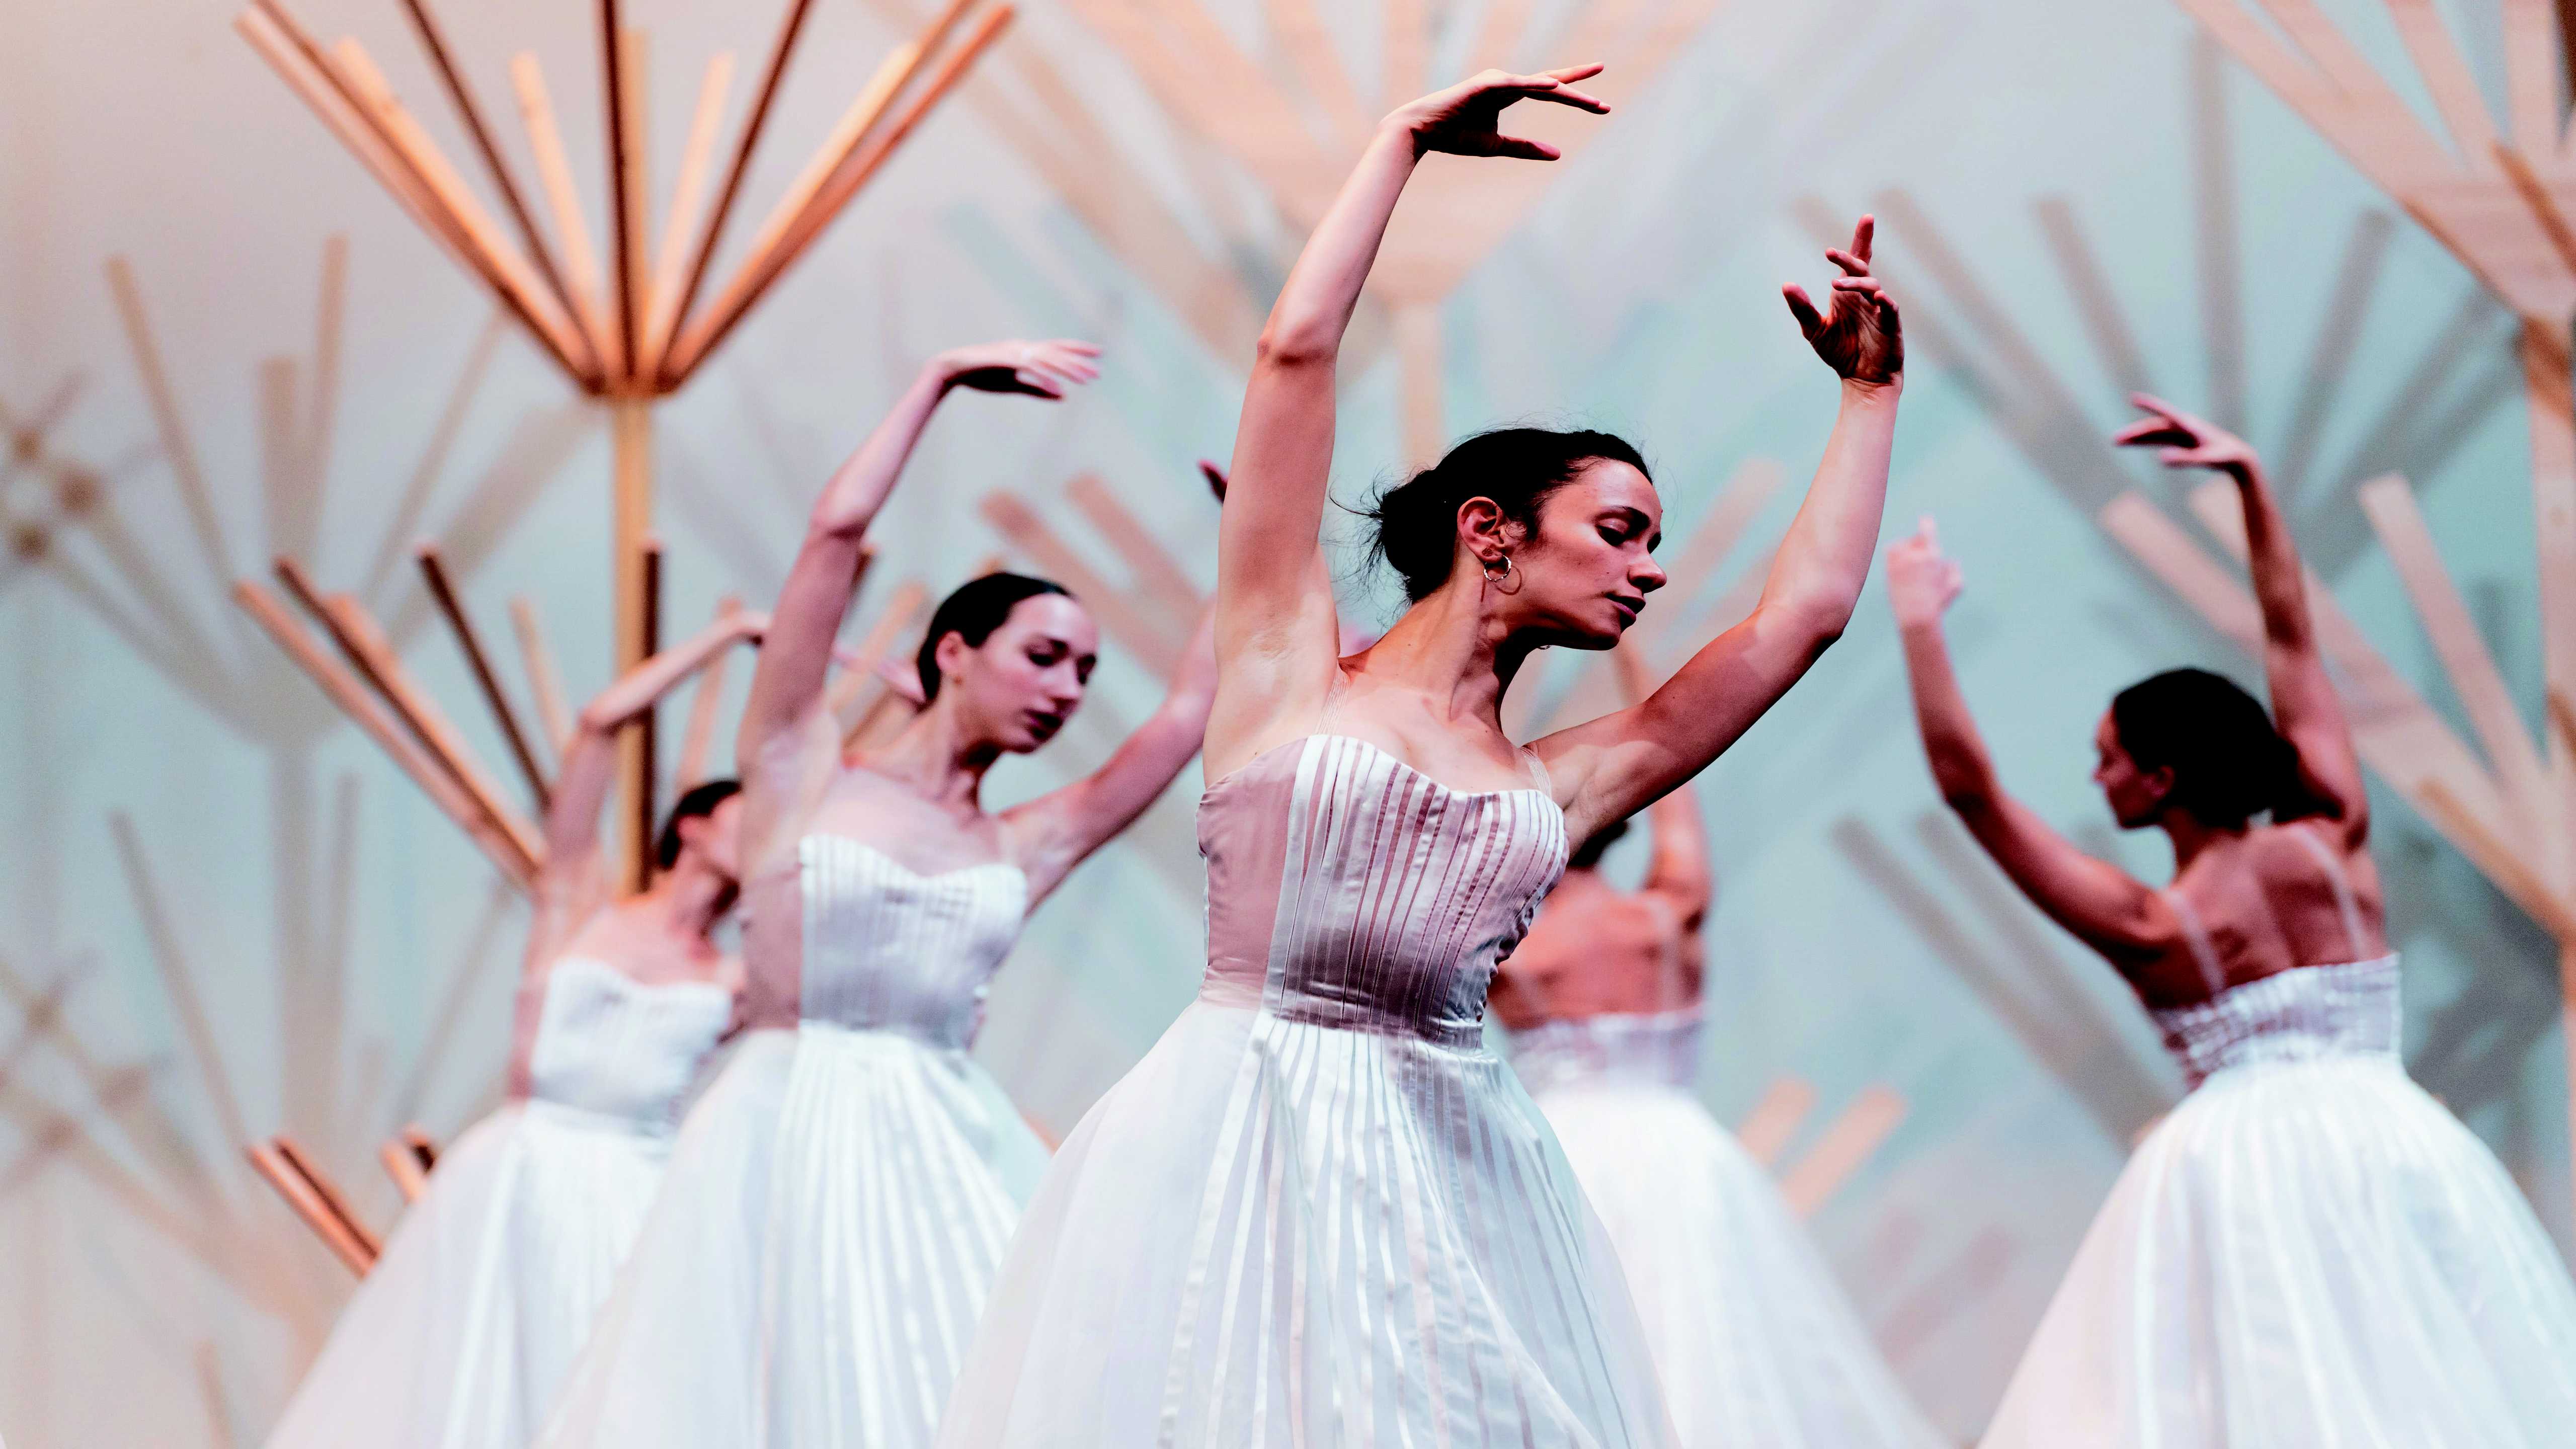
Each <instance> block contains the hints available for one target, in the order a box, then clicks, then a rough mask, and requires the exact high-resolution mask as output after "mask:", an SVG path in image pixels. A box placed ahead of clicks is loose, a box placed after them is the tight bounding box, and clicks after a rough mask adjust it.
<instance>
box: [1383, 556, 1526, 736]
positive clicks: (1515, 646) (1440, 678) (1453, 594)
mask: <svg viewBox="0 0 2576 1449" xmlns="http://www.w3.org/2000/svg"><path fill="white" fill-rule="evenodd" d="M1493 604H1494V598H1493V590H1492V589H1490V588H1488V587H1487V586H1486V584H1485V582H1484V581H1483V580H1482V579H1474V580H1469V581H1466V582H1463V583H1461V582H1453V583H1450V584H1447V585H1444V586H1443V587H1442V588H1441V589H1440V591H1439V592H1437V593H1435V594H1433V595H1432V596H1431V597H1429V598H1427V599H1424V600H1422V601H1421V602H1420V603H1417V604H1415V605H1414V606H1413V607H1412V608H1410V609H1407V610H1405V611H1404V617H1402V618H1400V619H1398V620H1396V621H1395V626H1394V627H1393V628H1390V629H1388V630H1387V631H1386V634H1385V636H1384V637H1383V638H1380V639H1379V640H1378V641H1377V642H1376V643H1375V644H1372V645H1370V646H1369V647H1368V648H1366V649H1363V650H1361V651H1360V652H1359V653H1358V654H1356V655H1353V656H1352V659H1353V661H1354V662H1353V663H1352V665H1351V666H1350V667H1351V668H1352V670H1353V672H1355V673H1358V674H1362V675H1365V676H1367V677H1368V678H1369V679H1370V681H1371V682H1373V683H1376V684H1380V685H1385V686H1391V687H1394V688H1397V689H1402V690H1406V691H1408V692H1411V693H1415V694H1418V695H1420V696H1422V698H1423V699H1424V700H1425V702H1427V703H1428V704H1429V705H1430V706H1431V709H1432V712H1433V713H1434V714H1435V715H1436V716H1438V717H1440V718H1442V719H1444V720H1446V721H1448V722H1451V723H1463V722H1467V721H1474V722H1477V723H1481V724H1483V725H1485V726H1486V727H1487V728H1489V729H1492V730H1494V731H1495V732H1496V733H1500V732H1501V730H1502V727H1503V725H1502V712H1503V694H1504V691H1506V690H1508V689H1510V688H1511V687H1512V680H1513V678H1514V676H1516V675H1518V674H1519V673H1520V668H1521V665H1522V664H1523V663H1524V662H1525V661H1526V660H1528V658H1529V656H1530V651H1531V650H1532V649H1533V648H1535V647H1536V646H1534V645H1530V644H1525V643H1521V642H1519V641H1518V640H1517V639H1515V638H1514V636H1513V634H1512V632H1511V629H1510V627H1509V626H1508V625H1507V624H1505V623H1504V621H1503V619H1502V618H1501V617H1500V615H1499V614H1498V613H1497V612H1496V611H1495V609H1494V608H1493Z"/></svg>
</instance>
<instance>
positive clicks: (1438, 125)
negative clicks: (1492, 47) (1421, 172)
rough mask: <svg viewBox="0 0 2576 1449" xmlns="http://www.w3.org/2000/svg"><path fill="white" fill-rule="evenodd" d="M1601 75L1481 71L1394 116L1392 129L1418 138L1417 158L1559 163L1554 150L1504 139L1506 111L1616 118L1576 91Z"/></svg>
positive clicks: (1583, 68) (1591, 71)
mask: <svg viewBox="0 0 2576 1449" xmlns="http://www.w3.org/2000/svg"><path fill="white" fill-rule="evenodd" d="M1599 74H1601V67H1599V66H1597V65H1574V66H1567V67H1566V68H1565V69H1563V70H1549V71H1541V72H1539V73H1538V74H1536V75H1513V74H1511V73H1510V72H1508V71H1499V70H1488V71H1479V72H1477V73H1476V74H1474V75H1471V76H1469V77H1467V78H1466V79H1465V80H1462V81H1460V82H1458V83H1457V84H1456V85H1454V86H1451V87H1449V88H1448V89H1447V90H1444V91H1434V92H1432V93H1431V94H1430V95H1427V96H1424V97H1423V98H1422V99H1420V100H1418V101H1414V102H1412V103H1410V104H1408V105H1404V106H1400V107H1398V108H1397V109H1396V110H1395V111H1394V112H1393V113H1392V114H1390V115H1388V117H1387V118H1386V123H1387V124H1389V125H1393V126H1401V127H1403V128H1404V129H1405V131H1407V132H1408V133H1410V134H1411V135H1412V137H1413V151H1414V154H1415V155H1417V156H1423V155H1429V154H1430V153H1431V152H1434V151H1446V152H1448V153H1450V154H1451V155H1453V156H1518V157H1520V158H1522V159H1524V160H1529V161H1553V160H1555V159H1556V158H1557V156H1558V154H1559V153H1558V151H1557V149H1556V148H1555V147H1554V146H1550V145H1548V144H1547V143H1546V142H1544V141H1532V140H1529V139H1527V138H1525V137H1520V136H1506V135H1504V134H1503V133H1502V123H1503V110H1504V108H1505V107H1507V106H1510V105H1511V104H1513V103H1514V102H1516V101H1553V102H1555V103H1556V104H1558V105H1560V106H1572V107H1574V108H1575V109H1576V110H1579V111H1590V112H1592V113H1593V114H1594V115H1596V116H1606V115H1608V114H1610V107H1609V105H1608V104H1607V103H1606V102H1604V101H1602V100H1601V99H1600V98H1599V97H1597V96H1594V95H1591V94H1588V93H1586V92H1584V91H1579V90H1576V89H1575V88H1574V83H1575V82H1576V81H1579V80H1589V79H1591V78H1592V77H1593V76H1596V75H1599Z"/></svg>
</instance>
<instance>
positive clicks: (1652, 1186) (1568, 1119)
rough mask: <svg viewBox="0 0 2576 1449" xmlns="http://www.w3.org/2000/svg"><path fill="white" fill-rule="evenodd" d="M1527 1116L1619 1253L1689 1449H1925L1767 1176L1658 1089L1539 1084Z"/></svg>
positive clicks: (1679, 1094)
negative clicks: (1548, 1135) (1560, 1146)
mask: <svg viewBox="0 0 2576 1449" xmlns="http://www.w3.org/2000/svg"><path fill="white" fill-rule="evenodd" d="M1537 1100H1538V1104H1539V1108H1540V1110H1541V1111H1543V1112H1545V1113H1546V1114H1547V1119H1548V1121H1549V1122H1550V1123H1552V1124H1554V1126H1555V1128H1556V1135H1557V1137H1558V1139H1559V1140H1560V1141H1562V1142H1563V1143H1564V1144H1565V1155H1566V1157H1567V1159H1568V1160H1569V1161H1570V1162H1572V1164H1573V1166H1574V1175H1575V1177H1576V1178H1577V1179H1579V1180H1580V1181H1581V1182H1582V1184H1583V1192H1584V1195H1585V1196H1586V1197H1588V1198H1589V1199H1591V1202H1592V1207H1593V1210H1594V1211H1595V1212H1597V1213H1599V1214H1600V1216H1601V1222H1602V1226H1603V1227H1604V1228H1606V1229H1607V1230H1608V1232H1609V1235H1610V1241H1611V1242H1612V1243H1613V1244H1615V1245H1616V1246H1617V1249H1618V1252H1619V1256H1620V1260H1621V1262H1622V1263H1623V1264H1624V1265H1625V1267H1626V1271H1627V1278H1628V1289H1629V1292H1630V1294H1631V1296H1633V1297H1634V1299H1635V1300H1636V1305H1637V1316H1638V1319H1639V1320H1640V1322H1641V1323H1642V1324H1643V1325H1644V1328H1645V1334H1646V1343H1647V1345H1648V1347H1649V1349H1650V1350H1651V1351H1652V1352H1653V1354H1654V1356H1655V1366H1656V1368H1657V1370H1658V1372H1659V1373H1660V1375H1661V1377H1662V1380H1663V1385H1664V1393H1665V1398H1666V1401H1667V1402H1668V1403H1669V1404H1670V1405H1671V1407H1672V1415H1673V1426H1674V1428H1675V1430H1676V1431H1677V1432H1678V1433H1679V1434H1680V1436H1681V1442H1682V1444H1684V1445H1685V1446H1688V1449H1731V1446H1735V1445H1761V1446H1764V1449H1898V1446H1902V1449H1930V1446H1933V1445H1936V1444H1940V1443H1941V1442H1942V1441H1941V1439H1940V1438H1939V1437H1938V1436H1937V1435H1936V1434H1935V1433H1934V1432H1933V1429H1932V1426H1931V1425H1930V1424H1929V1423H1927V1422H1925V1420H1924V1419H1923V1417H1922V1415H1921V1413H1920V1412H1918V1411H1917V1410H1916V1409H1915V1407H1914V1405H1913V1403H1912V1402H1911V1401H1910V1400H1909V1399H1908V1398H1907V1397H1906V1394H1905V1391H1904V1389H1903V1388H1902V1387H1901V1386H1899V1385H1898V1383H1897V1382H1896V1377H1895V1375H1894V1374H1892V1373H1890V1372H1889V1371H1888V1368H1887V1365H1886V1363H1885V1361H1884V1360H1882V1359H1881V1358H1880V1357H1879V1354H1878V1350H1877V1347H1876V1346H1875V1345H1874V1344H1872V1343H1871V1342H1870V1338H1869V1334H1868V1332H1867V1330H1865V1329H1864V1328H1862V1327H1861V1324H1860V1320H1859V1319H1858V1317H1857V1316H1856V1315H1854V1313H1853V1312H1852V1308H1851V1304H1850V1302H1849V1301H1848V1300H1847V1299H1846V1298H1845V1297H1844V1296H1843V1291H1842V1286H1841V1284H1839V1283H1837V1282H1836V1281H1835V1279H1834V1275H1833V1270H1832V1269H1831V1268H1830V1267H1829V1266H1827V1264H1826V1263H1825V1260H1824V1258H1823V1257H1822V1256H1821V1255H1820V1254H1818V1252H1817V1251H1816V1247H1815V1244H1814V1243H1813V1242H1812V1241H1811V1240H1810V1239H1809V1238H1808V1236H1807V1232H1806V1229H1805V1228H1804V1226H1802V1225H1801V1224H1800V1223H1799V1221H1798V1219H1797V1217H1796V1215H1795V1214H1793V1213H1792V1212H1791V1211H1790V1210H1789V1205H1788V1203H1787V1202H1785V1201H1784V1200H1782V1198H1781V1196H1780V1193H1779V1189H1777V1188H1776V1187H1774V1186H1773V1185H1772V1182H1771V1176H1770V1174H1769V1173H1767V1172H1765V1171H1764V1170H1763V1168H1762V1165H1761V1164H1760V1163H1758V1162H1756V1161H1754V1160H1753V1158H1752V1156H1751V1155H1750V1154H1748V1153H1747V1152H1745V1150H1744V1148H1743V1146H1742V1145H1741V1144H1739V1143H1738V1142H1737V1141H1736V1140H1735V1138H1734V1136H1733V1135H1732V1134H1730V1133H1729V1132H1727V1130H1726V1129H1725V1128H1723V1127H1721V1126H1719V1125H1718V1124H1717V1120H1716V1119H1715V1118H1713V1117H1711V1116H1710V1115H1709V1114H1708V1109H1707V1108H1705V1107H1703V1106H1701V1105H1700V1103H1699V1101H1698V1099H1697V1098H1695V1097H1693V1096H1691V1095H1690V1094H1689V1093H1687V1092H1685V1091H1682V1090H1679V1089H1677V1088H1675V1087H1672V1086H1668V1085H1664V1084H1661V1083H1649V1082H1637V1081H1619V1080H1594V1081H1586V1082H1578V1083H1572V1084H1568V1085H1564V1086H1556V1087H1542V1088H1541V1089H1540V1090H1539V1092H1538V1096H1537Z"/></svg>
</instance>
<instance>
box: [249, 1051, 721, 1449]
mask: <svg viewBox="0 0 2576 1449" xmlns="http://www.w3.org/2000/svg"><path fill="white" fill-rule="evenodd" d="M669 1148H670V1136H669V1133H668V1131H667V1130H663V1131H659V1132H656V1131H653V1130H651V1129H649V1128H646V1127H642V1126H639V1125H637V1124H635V1123H631V1122H626V1121H621V1120H619V1119H616V1118H613V1117H607V1116H602V1115H599V1114H594V1113H589V1112H584V1111H581V1110H579V1109H577V1108H569V1107H563V1106H560V1105H557V1104H554V1103H549V1102H527V1103H514V1104H512V1105H510V1106H507V1107H504V1108H502V1109H501V1110H499V1111H497V1112H495V1113H493V1114H492V1115H490V1116H488V1117H486V1118H484V1119H483V1120H482V1121H481V1122H478V1123H476V1124H475V1125H474V1126H473V1127H471V1128H469V1129H467V1131H466V1132H465V1133H464V1134H463V1135H462V1136H460V1137H458V1138H457V1139H456V1142H455V1143H454V1145H452V1146H451V1147H449V1148H448V1150H447V1151H446V1153H445V1154H443V1155H442V1156H441V1157H440V1158H439V1160H438V1168H437V1170H436V1171H434V1172H432V1173H431V1174H430V1178H429V1191H428V1192H427V1193H426V1194H424V1195H423V1196H422V1198H421V1200H420V1201H418V1202H416V1203H414V1204H412V1205H411V1207H410V1208H409V1209H408V1210H407V1211H405V1212H404V1214H403V1216H402V1220H401V1221H400V1222H399V1223H398V1224H396V1226H395V1229H394V1232H393V1235H392V1237H391V1238H389V1239H388V1240H387V1241H386V1243H385V1250H384V1254H383V1256H382V1257H380V1258H378V1259H377V1260H376V1265H375V1267H374V1269H373V1270H371V1271H370V1272H369V1273H368V1274H367V1276H366V1278H365V1279H364V1280H362V1281H361V1282H360V1283H359V1285H358V1291H357V1294H356V1295H355V1296H354V1297H352V1298H351V1299H350V1300H349V1306H348V1308H347V1309H346V1310H345V1311H343V1312H342V1313H341V1315H340V1321H339V1323H338V1324H337V1326H335V1327H334V1328H333V1329H332V1332H331V1339H330V1342H329V1343H328V1344H326V1345H325V1346H324V1347H323V1350H322V1354H321V1357H320V1358H318V1359H316V1360H315V1361H314V1364H313V1368H312V1370H311V1371H310V1372H309V1373H308V1374H306V1376H305V1379H304V1382H303V1385H302V1386H301V1387H300V1388H298V1389H297V1390H296V1394H295V1398H294V1400H293V1402H291V1403H290V1404H288V1405H287V1409H286V1414H285V1416H284V1417H283V1418H282V1419H280V1420H279V1421H278V1424H277V1427H276V1428H275V1429H274V1430H273V1431H272V1432H271V1433H270V1435H269V1439H268V1443H269V1446H270V1449H326V1446H348V1449H358V1446H365V1449H387V1446H396V1449H523V1446H525V1445H526V1444H527V1442H528V1440H529V1439H530V1437H531V1436H532V1435H533V1434H534V1433H535V1432H536V1429H537V1426H538V1425H539V1424H540V1423H541V1422H542V1421H543V1418H544V1415H545V1413H546V1410H547V1409H548V1408H549V1407H550V1406H551V1405H552V1404H553V1402H554V1398H555V1393H556V1390H557V1389H558V1387H559V1386H560V1385H561V1384H562V1382H563V1380H564V1375H565V1373H566V1371H567V1370H568V1369H570V1367H571V1366H572V1363H573V1359H574V1355H575V1354H576V1353H578V1352H579V1350H580V1348H581V1346H582V1343H583V1340H584V1339H585V1338H586V1337H587V1336H588V1334H589V1331H590V1326H591V1321H592V1315H593V1314H594V1313H595V1312H596V1311H597V1309H598V1307H599V1305H600V1303H601V1302H602V1301H603V1300H604V1299H606V1298H607V1297H608V1295H609V1291H610V1288H611V1286H612V1285H613V1284H614V1283H615V1282H616V1277H617V1269H618V1264H619V1262H620V1261H621V1260H622V1259H624V1257H625V1256H626V1253H627V1250H628V1248H629V1246H630V1245H631V1244H632V1243H633V1242H634V1241H635V1238H636V1235H637V1233H638V1231H639V1230H640V1229H641V1228H642V1227H643V1224H644V1220H645V1216H646V1214H647V1212H648V1211H649V1209H650V1208H651V1205H652V1202H653V1198H654V1192H655V1188H656V1186H657V1185H658V1184H659V1182H660V1180H661V1173H662V1164H663V1161H664V1159H665V1157H666V1156H667V1154H668V1151H669Z"/></svg>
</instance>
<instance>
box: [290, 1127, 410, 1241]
mask: <svg viewBox="0 0 2576 1449" xmlns="http://www.w3.org/2000/svg"><path fill="white" fill-rule="evenodd" d="M269 1146H270V1147H272V1148H273V1149H275V1150H276V1152H277V1155H278V1157H279V1158H280V1159H281V1160H283V1161H284V1162H285V1163H286V1165H287V1166H288V1167H289V1168H291V1169H293V1170H294V1173H295V1175H296V1176H298V1177H300V1178H303V1179H304V1181H305V1182H306V1183H307V1184H309V1185H310V1186H311V1187H312V1189H313V1195H314V1196H315V1197H317V1198H319V1199H321V1202H322V1206H323V1209H324V1210H325V1211H327V1212H329V1213H330V1214H331V1216H332V1217H333V1218H335V1219H337V1220H338V1222H339V1224H340V1226H341V1227H342V1228H343V1229H345V1230H346V1231H347V1232H348V1234H349V1237H350V1238H351V1239H352V1240H354V1241H355V1242H356V1243H357V1244H358V1246H359V1247H360V1248H363V1249H365V1250H366V1254H367V1261H368V1262H369V1263H370V1264H372V1263H374V1262H375V1260H376V1258H377V1257H378V1256H379V1255H380V1254H381V1253H382V1252H383V1251H384V1245H383V1244H382V1243H381V1242H379V1241H378V1240H377V1238H376V1235H375V1234H374V1233H373V1232H371V1231H369V1230H368V1228H367V1225H366V1224H365V1223H363V1222H360V1221H359V1220H358V1214H357V1212H356V1210H355V1209H353V1208H351V1207H350V1206H349V1199H348V1197H347V1196H346V1195H345V1194H343V1193H342V1192H341V1191H340V1188H339V1185H338V1184H337V1183H334V1182H333V1181H332V1180H331V1176H330V1174H329V1173H326V1172H324V1171H323V1170H322V1168H321V1165H320V1164H318V1163H316V1162H315V1161H314V1160H313V1159H312V1157H311V1156H310V1155H308V1154H307V1153H306V1152H305V1151H304V1149H303V1147H302V1146H300V1145H298V1144H297V1142H296V1140H295V1139H294V1138H292V1137H287V1136H283V1135H281V1136H278V1137H273V1138H271V1139H269Z"/></svg>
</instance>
